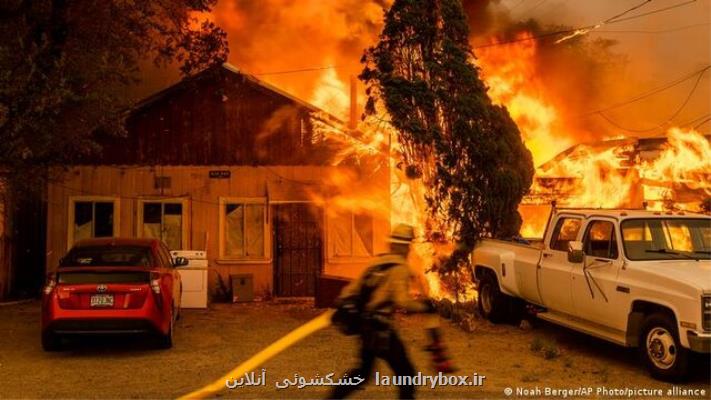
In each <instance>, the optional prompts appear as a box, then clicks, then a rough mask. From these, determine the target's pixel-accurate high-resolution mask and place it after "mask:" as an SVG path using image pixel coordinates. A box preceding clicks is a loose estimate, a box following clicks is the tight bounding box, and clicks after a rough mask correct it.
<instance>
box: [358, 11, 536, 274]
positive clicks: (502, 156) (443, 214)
mask: <svg viewBox="0 0 711 400" xmlns="http://www.w3.org/2000/svg"><path fill="white" fill-rule="evenodd" d="M468 39H469V27H468V25H467V20H466V17H465V15H464V12H463V10H462V5H461V3H460V1H459V0H395V2H394V3H393V5H392V7H391V8H390V9H389V11H387V13H386V15H385V25H384V28H383V31H382V33H381V35H380V38H379V42H378V43H377V45H375V46H374V47H372V48H370V49H368V50H367V51H366V53H365V55H364V57H363V62H364V63H365V68H364V70H363V73H362V74H361V79H362V80H364V81H365V82H366V85H367V93H368V101H367V104H366V113H368V114H374V113H375V112H376V109H379V108H381V106H384V109H385V110H386V111H387V112H388V114H389V115H390V120H391V123H392V125H393V127H394V128H395V129H396V130H397V132H398V139H399V140H398V141H399V143H400V145H401V146H402V157H403V161H404V164H405V165H407V167H406V172H407V173H408V176H409V177H411V178H413V179H422V180H423V183H424V185H425V187H426V188H427V193H426V197H427V204H428V208H429V211H430V221H429V223H428V232H427V234H428V236H429V239H430V240H438V238H447V239H448V240H452V241H455V242H457V243H458V244H459V245H458V246H457V249H456V250H455V251H454V253H453V254H452V255H451V257H450V258H449V259H448V261H447V262H446V263H445V264H444V265H443V266H442V268H441V271H440V272H444V273H446V272H452V271H456V270H457V268H458V267H461V266H462V265H464V264H465V263H466V260H467V258H468V255H469V254H470V252H471V250H472V249H473V247H474V245H475V243H476V242H477V240H479V239H481V238H482V237H511V236H514V235H516V234H517V233H518V230H519V228H520V225H521V218H520V216H519V214H518V211H517V207H518V204H519V203H520V201H521V199H522V197H523V196H524V195H525V194H526V192H527V191H528V189H529V187H530V185H531V183H532V179H533V162H532V157H531V153H530V152H529V151H528V149H527V148H526V147H525V145H524V143H523V141H522V139H521V134H520V132H519V130H518V127H517V126H516V124H515V123H514V122H513V120H512V119H511V117H510V116H509V113H508V111H507V110H506V109H505V108H503V107H501V106H498V105H494V104H492V102H491V100H490V99H489V97H488V95H487V88H486V86H485V85H484V83H483V82H482V80H481V79H480V78H479V72H478V69H477V67H476V66H475V65H474V64H473V57H474V56H473V54H472V51H471V48H470V46H469V42H468Z"/></svg>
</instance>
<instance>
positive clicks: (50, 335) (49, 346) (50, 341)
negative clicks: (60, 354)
mask: <svg viewBox="0 0 711 400" xmlns="http://www.w3.org/2000/svg"><path fill="white" fill-rule="evenodd" d="M61 347H62V338H61V337H59V335H57V334H56V333H54V332H52V331H46V332H42V349H43V350H44V351H59V350H61Z"/></svg>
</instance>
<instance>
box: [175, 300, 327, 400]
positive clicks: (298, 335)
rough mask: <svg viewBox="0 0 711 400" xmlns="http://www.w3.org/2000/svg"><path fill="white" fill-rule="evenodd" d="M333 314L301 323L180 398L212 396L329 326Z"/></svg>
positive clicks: (324, 314) (322, 315) (181, 399)
mask: <svg viewBox="0 0 711 400" xmlns="http://www.w3.org/2000/svg"><path fill="white" fill-rule="evenodd" d="M331 315H333V310H329V311H326V312H325V313H323V314H321V315H319V316H318V317H316V318H314V319H312V320H311V321H309V322H307V323H305V324H304V325H301V326H300V327H298V328H296V329H294V330H293V331H291V332H289V333H288V334H286V336H283V337H282V338H280V339H279V340H277V341H276V342H274V343H272V344H271V345H269V346H268V347H266V348H264V349H263V350H262V351H260V352H259V353H257V354H255V355H253V356H252V357H251V358H249V359H248V360H247V361H245V362H243V363H242V364H240V365H238V366H237V367H236V368H234V369H233V370H231V371H229V372H228V373H226V374H225V375H223V376H222V377H220V378H219V379H217V380H216V381H214V382H212V383H210V384H208V385H206V386H204V387H202V388H200V389H198V390H195V391H192V392H190V393H188V394H186V395H183V396H181V397H180V398H179V399H180V400H184V399H204V398H206V397H210V396H212V395H214V394H216V393H217V392H219V391H221V390H222V389H224V388H225V387H226V386H225V382H227V380H228V379H232V378H234V377H235V376H242V375H244V374H247V373H249V372H250V371H253V370H255V369H256V368H257V367H259V366H260V365H262V364H264V363H265V362H267V361H268V360H269V359H271V358H272V357H274V356H276V355H277V354H279V353H281V352H282V351H284V350H286V349H288V348H289V347H291V346H293V345H294V344H296V343H297V342H298V341H300V340H302V339H304V338H306V337H307V336H309V335H311V334H313V333H314V332H317V331H319V330H321V329H323V328H326V327H327V326H329V325H330V324H331Z"/></svg>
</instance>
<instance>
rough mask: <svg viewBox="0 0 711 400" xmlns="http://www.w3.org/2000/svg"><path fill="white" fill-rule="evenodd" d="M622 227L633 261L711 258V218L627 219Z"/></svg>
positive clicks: (623, 239)
mask: <svg viewBox="0 0 711 400" xmlns="http://www.w3.org/2000/svg"><path fill="white" fill-rule="evenodd" d="M620 228H621V230H622V242H623V244H624V248H625V254H626V255H627V258H629V259H630V260H680V259H695V260H709V259H711V220H709V219H702V218H645V219H628V220H625V221H623V222H622V224H621V225H620Z"/></svg>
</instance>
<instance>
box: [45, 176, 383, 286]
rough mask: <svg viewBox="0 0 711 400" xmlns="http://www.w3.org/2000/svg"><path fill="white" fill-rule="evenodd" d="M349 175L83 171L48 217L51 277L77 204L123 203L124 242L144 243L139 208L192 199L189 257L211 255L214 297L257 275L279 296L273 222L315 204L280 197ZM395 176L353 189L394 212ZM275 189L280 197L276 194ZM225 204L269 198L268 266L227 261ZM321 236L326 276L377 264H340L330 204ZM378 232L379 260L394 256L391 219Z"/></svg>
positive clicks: (57, 189) (55, 188) (61, 191)
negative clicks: (283, 208) (162, 183)
mask: <svg viewBox="0 0 711 400" xmlns="http://www.w3.org/2000/svg"><path fill="white" fill-rule="evenodd" d="M339 168H340V169H343V168H347V167H329V166H273V167H264V166H261V167H260V166H257V167H251V166H156V167H149V166H123V167H118V166H77V167H74V168H71V169H70V170H69V171H68V172H66V173H65V174H64V179H63V180H62V181H61V182H55V183H50V184H49V187H48V213H47V215H48V217H47V224H48V226H47V245H48V247H47V254H48V257H47V270H48V271H50V272H51V271H53V270H54V269H55V268H56V266H57V264H58V262H59V258H60V257H61V256H62V255H64V254H65V253H66V251H67V249H68V248H69V247H70V245H71V244H70V243H68V238H69V235H68V230H69V229H71V226H72V221H70V204H71V203H70V202H71V200H72V199H73V198H79V199H91V198H101V199H107V198H115V199H116V201H117V204H118V207H117V212H118V213H119V215H118V218H117V220H118V225H117V229H116V231H115V235H116V236H120V237H137V236H138V234H139V224H140V221H139V214H140V213H139V209H138V207H139V204H140V201H142V200H159V199H185V200H186V204H187V214H188V218H187V220H186V221H184V223H185V224H186V225H185V227H186V229H187V234H188V242H187V243H186V244H185V246H183V247H184V248H186V249H193V250H206V252H207V257H208V264H209V268H210V273H209V288H210V291H211V293H213V294H214V293H216V292H218V291H219V282H218V278H217V277H218V276H219V277H221V279H222V281H223V282H224V283H226V284H227V285H229V276H230V275H231V274H253V276H254V288H255V292H256V293H258V294H260V295H262V296H267V295H271V294H273V289H274V254H273V249H272V244H273V238H274V232H273V219H274V217H275V208H276V207H277V206H278V205H282V204H288V203H290V202H298V203H302V202H305V201H309V198H308V197H304V196H303V195H302V194H293V193H291V194H290V193H289V191H288V190H287V191H286V192H284V193H278V192H277V190H276V189H274V188H277V187H279V186H280V185H281V186H284V185H300V184H303V185H307V186H308V188H309V190H310V191H311V190H313V191H316V192H322V191H326V190H328V189H326V188H324V187H323V186H322V183H321V182H323V180H324V177H325V176H328V175H329V174H330V173H331V172H333V171H335V170H338V169H339ZM211 170H223V171H229V172H230V177H229V178H226V179H214V178H210V177H209V172H210V171H211ZM156 176H165V177H170V178H171V179H170V181H171V186H170V188H163V189H157V188H156V187H155V186H154V179H155V177H156ZM387 182H388V176H387V170H383V171H381V172H379V173H377V174H376V175H375V176H368V177H366V178H364V180H363V182H359V183H355V184H354V186H352V187H351V188H350V189H353V190H358V188H359V185H362V187H363V190H367V191H371V192H372V190H373V187H379V188H382V190H381V191H379V192H372V196H373V197H374V198H375V199H380V200H381V201H382V202H383V207H384V208H387V207H388V204H387V202H388V198H389V197H388V194H389V193H388V191H387V187H388V186H387ZM270 188H272V189H270ZM221 198H252V199H253V198H264V199H265V202H266V204H267V224H266V231H267V244H266V248H267V253H266V256H265V257H264V259H261V260H234V259H221V258H220V255H219V253H220V251H219V250H220V249H219V246H220V243H219V237H220V232H219V226H220V223H219V215H220V212H221V211H220V207H219V204H220V199H221ZM321 210H322V213H321V216H320V218H321V223H322V225H321V229H322V235H323V241H324V242H323V247H322V248H323V251H322V255H321V256H322V259H323V271H322V273H323V274H328V275H336V276H344V277H348V278H353V277H356V276H357V275H358V274H359V273H360V272H361V271H362V270H363V268H364V267H365V266H366V265H367V263H368V262H369V261H370V258H368V257H351V258H338V257H334V256H333V254H329V252H328V251H327V249H328V247H329V240H331V238H329V235H328V232H329V229H328V226H329V224H332V223H334V221H333V220H331V219H330V217H329V215H330V214H331V212H330V211H331V209H330V206H329V204H328V202H326V204H325V205H323V207H322V209H321ZM372 228H373V254H377V253H381V252H384V251H386V250H387V243H386V241H385V238H386V237H387V236H388V233H389V229H390V222H389V220H388V219H387V218H385V217H383V216H382V215H381V216H378V215H375V216H374V218H373V222H372Z"/></svg>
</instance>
